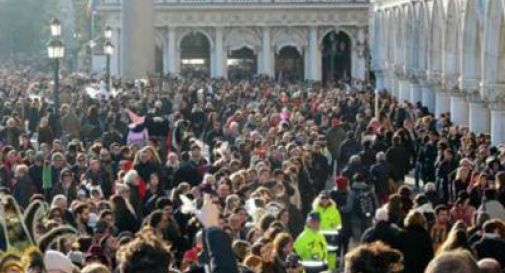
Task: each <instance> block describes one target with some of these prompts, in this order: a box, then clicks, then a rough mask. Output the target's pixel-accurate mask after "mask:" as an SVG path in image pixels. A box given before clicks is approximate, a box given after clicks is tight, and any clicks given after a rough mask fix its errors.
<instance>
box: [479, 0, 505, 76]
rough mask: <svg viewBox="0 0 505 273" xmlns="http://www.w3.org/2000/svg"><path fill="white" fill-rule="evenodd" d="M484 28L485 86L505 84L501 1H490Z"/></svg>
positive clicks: (503, 25)
mask: <svg viewBox="0 0 505 273" xmlns="http://www.w3.org/2000/svg"><path fill="white" fill-rule="evenodd" d="M485 22H486V24H485V28H484V45H485V49H484V58H485V59H484V63H485V64H486V65H485V66H484V67H483V73H482V79H483V82H484V83H485V84H505V78H504V77H505V63H504V62H505V17H504V14H503V8H502V4H501V1H500V2H498V1H489V4H488V6H487V8H486V21H485Z"/></svg>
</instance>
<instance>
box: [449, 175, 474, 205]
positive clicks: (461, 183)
mask: <svg viewBox="0 0 505 273" xmlns="http://www.w3.org/2000/svg"><path fill="white" fill-rule="evenodd" d="M470 174H471V170H470V168H468V167H467V166H461V167H459V168H458V169H457V170H456V178H455V179H454V181H453V187H454V190H453V193H454V194H455V195H456V196H453V201H455V199H456V198H457V197H458V195H459V193H460V192H466V189H468V185H470V182H471V178H472V177H471V175H470Z"/></svg>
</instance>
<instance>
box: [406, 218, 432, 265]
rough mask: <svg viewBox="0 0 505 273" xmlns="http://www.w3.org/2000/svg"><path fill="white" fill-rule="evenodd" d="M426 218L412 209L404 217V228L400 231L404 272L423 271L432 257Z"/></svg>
mask: <svg viewBox="0 0 505 273" xmlns="http://www.w3.org/2000/svg"><path fill="white" fill-rule="evenodd" d="M426 224H427V223H426V219H425V218H424V216H423V214H422V213H421V212H419V211H416V210H412V211H410V212H409V214H408V215H407V217H406V218H405V229H404V230H402V231H400V238H399V242H400V248H399V249H400V250H401V252H402V253H403V255H404V265H405V269H404V272H412V273H423V272H424V269H425V268H426V267H427V266H428V263H429V262H430V261H431V259H433V255H434V254H433V245H432V243H431V237H430V234H429V232H428V231H427V230H426Z"/></svg>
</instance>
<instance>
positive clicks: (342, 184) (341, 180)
mask: <svg viewBox="0 0 505 273" xmlns="http://www.w3.org/2000/svg"><path fill="white" fill-rule="evenodd" d="M335 184H336V185H337V189H339V190H343V189H346V188H347V186H348V185H349V179H347V177H345V176H339V177H337V178H336V179H335Z"/></svg>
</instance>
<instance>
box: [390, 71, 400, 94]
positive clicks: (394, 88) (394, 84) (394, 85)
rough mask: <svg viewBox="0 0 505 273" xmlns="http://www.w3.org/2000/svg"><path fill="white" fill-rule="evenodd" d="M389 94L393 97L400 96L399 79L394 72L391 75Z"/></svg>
mask: <svg viewBox="0 0 505 273" xmlns="http://www.w3.org/2000/svg"><path fill="white" fill-rule="evenodd" d="M391 94H393V97H395V98H399V97H400V81H399V80H398V78H397V76H396V75H395V74H393V75H391Z"/></svg>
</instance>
